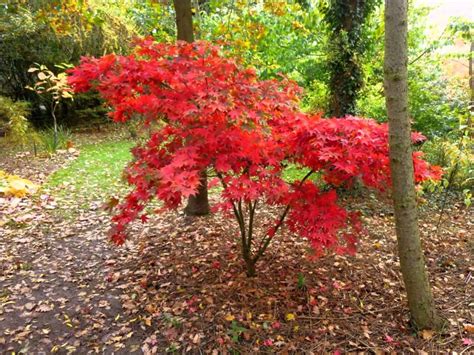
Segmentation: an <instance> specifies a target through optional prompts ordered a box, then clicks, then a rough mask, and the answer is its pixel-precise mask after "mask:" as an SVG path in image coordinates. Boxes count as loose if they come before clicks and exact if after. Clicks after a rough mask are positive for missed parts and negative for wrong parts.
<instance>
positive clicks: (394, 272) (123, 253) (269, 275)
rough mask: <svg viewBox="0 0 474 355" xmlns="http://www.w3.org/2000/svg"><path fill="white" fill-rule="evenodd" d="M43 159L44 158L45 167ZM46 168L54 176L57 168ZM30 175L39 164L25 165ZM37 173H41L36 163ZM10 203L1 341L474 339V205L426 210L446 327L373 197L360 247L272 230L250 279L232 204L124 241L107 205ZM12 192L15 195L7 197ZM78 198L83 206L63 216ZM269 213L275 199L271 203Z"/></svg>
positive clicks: (212, 347)
mask: <svg viewBox="0 0 474 355" xmlns="http://www.w3.org/2000/svg"><path fill="white" fill-rule="evenodd" d="M36 171H40V169H38V170H36ZM47 173H48V172H47V171H45V172H44V175H47ZM26 176H28V175H26ZM29 177H30V178H31V176H29ZM15 201H16V202H15V204H11V203H9V204H8V206H0V213H3V214H4V215H8V221H9V223H6V224H5V225H3V226H0V328H1V329H2V332H1V333H0V352H2V353H3V352H12V351H15V352H21V351H22V352H24V353H28V352H33V351H34V352H40V351H44V352H46V353H55V352H61V353H87V352H97V353H103V352H107V353H110V352H117V353H127V354H129V353H145V354H155V353H165V352H190V353H199V352H202V353H209V354H220V353H223V354H225V353H231V352H240V353H255V352H270V353H273V352H280V353H283V354H285V353H299V352H305V353H325V352H333V353H342V352H350V351H353V352H356V351H357V352H374V353H384V352H400V353H405V352H415V353H416V352H418V353H420V354H425V353H431V352H457V353H464V354H466V353H469V352H470V351H472V350H473V349H474V344H473V339H474V333H473V331H474V329H473V328H474V320H473V314H474V302H473V299H472V294H473V273H474V269H473V266H472V265H473V263H472V257H473V253H474V241H473V240H472V235H471V234H470V233H471V232H470V231H472V229H473V220H474V219H473V218H472V217H473V216H472V210H469V209H465V208H464V207H463V206H462V205H461V204H456V203H454V202H453V203H452V204H451V207H448V208H447V210H446V215H445V219H444V220H445V222H444V223H443V225H442V228H441V229H440V230H438V229H437V228H436V224H437V216H438V211H437V209H436V208H429V209H426V210H425V211H424V212H423V213H422V214H421V230H422V236H423V242H424V248H425V251H426V259H427V266H428V268H429V271H430V274H431V280H432V285H433V292H434V295H435V298H436V302H437V306H438V308H439V309H440V311H441V313H442V315H443V316H444V317H445V318H446V319H447V325H446V329H444V330H443V331H441V332H432V331H428V330H424V331H420V332H418V333H415V332H414V331H413V330H412V329H411V328H410V327H409V320H408V312H407V307H406V298H405V294H404V288H403V283H402V281H401V276H400V271H399V266H398V260H397V257H396V237H395V234H394V226H393V215H392V213H391V209H390V208H388V207H387V206H386V205H384V204H382V203H380V202H378V201H376V200H375V199H372V198H371V197H370V196H364V197H363V198H351V197H348V198H347V201H346V203H348V204H349V205H351V206H355V205H357V206H358V207H360V208H361V209H362V210H363V211H364V215H365V217H364V220H365V223H366V226H367V230H368V235H366V236H365V237H364V238H363V239H361V241H360V244H359V252H358V254H357V255H356V256H355V257H347V256H336V255H329V256H326V257H324V258H321V259H318V260H309V259H308V258H307V255H308V254H307V250H306V249H307V243H306V241H304V240H302V239H301V238H298V237H296V236H293V235H290V234H285V235H284V236H282V237H281V238H280V237H279V238H277V239H275V243H274V245H273V246H272V248H270V249H269V253H268V255H266V257H265V258H264V259H263V260H262V261H261V262H260V263H259V264H258V276H257V277H256V278H247V277H246V275H245V272H244V267H243V265H242V262H241V259H240V250H239V248H238V246H237V245H236V239H235V238H236V237H237V236H236V235H235V226H234V225H232V224H231V223H230V222H229V221H228V220H227V219H226V218H224V217H223V216H222V215H212V216H209V217H204V218H197V219H190V218H188V217H185V216H184V215H181V214H176V213H168V214H164V215H161V216H158V217H156V218H154V219H152V220H151V221H150V223H149V224H148V225H142V224H139V223H137V224H134V225H133V226H132V228H133V230H132V233H131V234H132V235H134V236H135V237H134V238H133V240H130V241H129V242H127V243H126V245H125V246H124V247H123V248H117V247H115V246H113V245H110V244H109V243H108V240H107V238H108V237H107V229H108V227H109V216H108V215H107V213H106V212H105V211H102V210H101V209H100V208H98V206H100V205H101V201H92V202H90V201H89V203H88V204H84V205H81V206H79V205H78V204H77V203H76V204H74V201H73V200H71V201H68V200H67V199H65V198H64V197H61V198H57V197H56V196H55V195H54V192H52V193H51V194H43V195H41V196H37V197H36V198H33V199H31V198H17V199H15ZM10 202H11V201H10ZM71 208H75V213H74V215H73V217H72V218H73V219H70V218H68V219H65V218H64V216H65V215H66V213H67V211H69V210H70V209H71ZM262 213H263V214H265V215H266V216H267V218H272V215H273V211H271V210H267V211H262Z"/></svg>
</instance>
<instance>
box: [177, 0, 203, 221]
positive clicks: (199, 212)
mask: <svg viewBox="0 0 474 355" xmlns="http://www.w3.org/2000/svg"><path fill="white" fill-rule="evenodd" d="M173 4H174V9H175V12H176V30H177V33H178V36H177V37H178V40H180V41H186V42H189V43H191V42H193V41H194V32H193V13H192V10H191V0H173ZM209 210H210V208H209V199H208V193H207V176H206V173H205V172H202V173H201V184H200V185H199V190H198V192H197V194H196V195H194V196H191V197H190V198H189V199H188V204H187V206H186V207H185V209H184V213H185V214H186V215H188V216H204V215H207V214H209Z"/></svg>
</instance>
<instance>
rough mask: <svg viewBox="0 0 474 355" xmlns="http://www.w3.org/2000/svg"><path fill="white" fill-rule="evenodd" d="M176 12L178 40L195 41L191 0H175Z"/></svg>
mask: <svg viewBox="0 0 474 355" xmlns="http://www.w3.org/2000/svg"><path fill="white" fill-rule="evenodd" d="M173 4H174V10H175V12H176V30H177V32H178V40H180V41H186V42H189V43H191V42H193V41H194V33H193V13H192V10H191V0H173Z"/></svg>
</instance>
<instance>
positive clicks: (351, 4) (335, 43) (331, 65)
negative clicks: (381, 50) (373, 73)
mask: <svg viewBox="0 0 474 355" xmlns="http://www.w3.org/2000/svg"><path fill="white" fill-rule="evenodd" d="M377 3H378V1H376V0H364V1H358V0H351V1H348V0H327V1H322V2H321V3H320V7H321V10H322V14H323V18H324V22H325V24H326V30H327V32H328V38H329V40H328V48H327V53H328V59H327V63H328V71H329V76H330V79H329V91H330V97H329V105H328V115H330V116H336V117H342V116H344V115H346V114H355V112H356V107H355V105H356V99H357V96H358V93H359V91H360V89H361V88H362V85H363V72H362V69H363V68H362V60H361V56H362V55H363V54H364V49H365V48H364V47H365V46H364V45H365V43H366V41H364V36H363V34H364V26H365V22H366V19H367V17H368V16H369V14H370V12H371V11H372V10H373V9H374V7H375V5H376V4H377Z"/></svg>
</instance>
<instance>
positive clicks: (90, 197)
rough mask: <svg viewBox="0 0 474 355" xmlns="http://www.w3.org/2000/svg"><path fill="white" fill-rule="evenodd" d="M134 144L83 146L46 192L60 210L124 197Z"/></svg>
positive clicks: (296, 171)
mask: <svg viewBox="0 0 474 355" xmlns="http://www.w3.org/2000/svg"><path fill="white" fill-rule="evenodd" d="M133 146H134V143H133V142H130V141H125V140H120V141H116V142H114V141H105V142H98V143H94V144H86V145H84V146H82V147H81V150H80V155H79V157H78V158H77V159H76V160H74V161H73V162H72V163H71V164H69V165H68V166H66V167H65V168H63V169H60V170H58V171H56V172H55V173H53V174H52V175H51V176H50V177H49V179H48V181H47V182H46V183H45V184H44V185H43V188H42V189H43V191H44V192H46V193H50V194H52V195H53V196H55V197H56V198H57V199H59V200H61V202H62V203H61V207H64V208H65V209H69V210H71V213H72V210H77V208H81V209H83V208H89V207H90V205H91V203H96V204H100V203H102V202H104V201H106V200H107V199H108V198H109V197H111V196H114V195H118V196H122V195H123V194H124V192H125V191H127V189H128V188H127V185H126V184H125V183H124V182H123V181H122V171H123V168H124V167H125V165H126V164H127V162H128V161H130V159H131V153H130V148H132V147H133ZM307 172H308V170H307V169H300V168H298V167H297V166H295V165H290V166H289V167H288V168H286V169H285V171H284V173H283V177H284V179H285V180H287V181H288V182H293V181H295V180H300V179H302V178H303V177H304V176H305V175H306V173H307Z"/></svg>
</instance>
